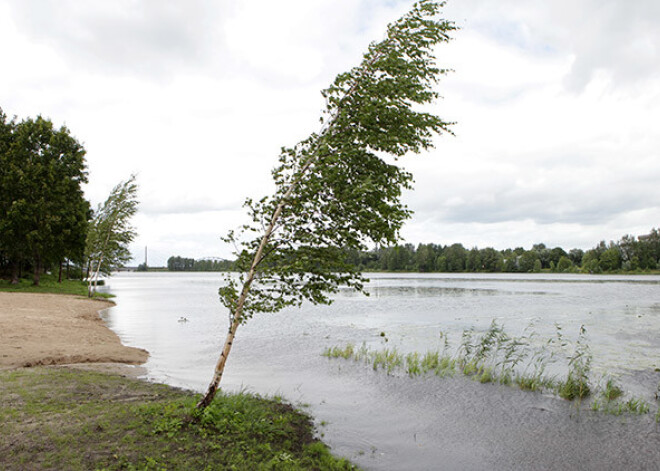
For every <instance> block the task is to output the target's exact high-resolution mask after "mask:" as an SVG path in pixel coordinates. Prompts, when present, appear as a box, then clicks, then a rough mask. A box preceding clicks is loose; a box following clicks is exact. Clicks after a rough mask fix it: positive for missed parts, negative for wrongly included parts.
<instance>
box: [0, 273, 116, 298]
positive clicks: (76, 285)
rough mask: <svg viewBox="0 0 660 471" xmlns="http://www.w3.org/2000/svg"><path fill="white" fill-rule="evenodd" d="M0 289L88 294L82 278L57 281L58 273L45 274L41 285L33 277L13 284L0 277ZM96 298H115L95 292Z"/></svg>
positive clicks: (20, 291) (24, 291)
mask: <svg viewBox="0 0 660 471" xmlns="http://www.w3.org/2000/svg"><path fill="white" fill-rule="evenodd" d="M0 291H7V292H19V293H53V294H74V295H77V296H87V283H85V282H84V281H80V280H62V282H61V283H59V282H58V281H57V276H56V275H49V274H43V275H41V280H40V282H39V286H34V284H32V279H31V278H30V279H25V278H20V279H19V280H18V284H16V285H12V284H11V281H9V280H4V279H0ZM94 297H95V298H114V295H112V294H109V293H95V294H94Z"/></svg>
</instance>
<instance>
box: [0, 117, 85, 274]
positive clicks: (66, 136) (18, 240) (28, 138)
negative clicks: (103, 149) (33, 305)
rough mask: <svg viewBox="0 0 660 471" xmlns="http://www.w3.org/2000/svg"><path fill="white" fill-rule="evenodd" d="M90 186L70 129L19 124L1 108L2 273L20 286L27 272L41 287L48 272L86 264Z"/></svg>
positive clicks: (31, 122)
mask: <svg viewBox="0 0 660 471" xmlns="http://www.w3.org/2000/svg"><path fill="white" fill-rule="evenodd" d="M86 182H87V172H86V165H85V149H84V148H83V146H82V145H81V144H80V143H79V142H78V141H77V140H76V139H75V138H74V137H72V136H71V134H70V132H69V130H68V129H67V128H66V127H61V128H59V129H56V128H55V127H54V126H53V123H52V122H51V121H50V120H48V119H45V118H42V117H41V116H39V117H37V118H36V119H31V118H28V119H25V120H23V121H21V122H16V119H15V118H14V119H11V120H10V119H8V118H7V116H6V115H5V114H4V112H3V111H2V109H1V108H0V274H3V275H4V276H9V277H11V279H12V282H14V283H16V282H18V278H19V275H20V274H21V271H24V270H28V269H29V270H31V271H32V272H33V276H34V282H35V284H38V283H39V279H40V274H41V273H42V271H43V270H44V269H47V268H51V267H53V266H60V267H61V266H62V263H63V262H64V261H73V262H76V263H78V264H81V263H82V261H83V258H84V252H85V241H86V235H87V225H88V220H89V219H90V217H91V211H90V205H89V203H88V202H87V200H85V198H84V196H83V191H82V189H81V185H82V184H83V183H86ZM60 273H61V271H60Z"/></svg>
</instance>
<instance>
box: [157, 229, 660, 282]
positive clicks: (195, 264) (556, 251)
mask: <svg viewBox="0 0 660 471" xmlns="http://www.w3.org/2000/svg"><path fill="white" fill-rule="evenodd" d="M345 254H346V257H347V259H348V262H349V263H350V264H351V265H353V266H355V267H357V268H358V269H359V270H361V271H391V272H422V273H424V272H493V273H494V272H509V273H530V272H540V271H542V270H545V271H552V272H558V273H572V272H585V273H603V272H613V271H636V270H656V269H658V268H660V232H659V231H658V229H653V230H651V232H650V233H649V234H647V235H641V236H638V237H635V236H632V235H626V236H624V237H622V238H621V240H619V241H618V242H610V243H609V244H607V243H605V241H601V242H600V243H599V244H598V245H597V246H596V247H594V248H593V249H590V250H587V251H586V252H585V251H584V250H581V249H571V250H569V251H568V252H567V251H566V250H564V249H563V248H561V247H554V248H549V247H546V246H545V244H536V245H534V246H533V247H532V248H531V249H530V250H525V249H524V248H522V247H517V248H515V249H506V250H496V249H494V248H491V247H487V248H485V249H479V248H477V247H474V248H472V249H467V248H465V247H464V246H463V245H462V244H453V245H445V246H443V245H440V244H419V245H417V246H416V247H415V246H414V245H412V244H405V245H397V246H395V247H388V248H380V249H376V250H371V251H368V252H360V251H356V250H352V251H345ZM234 268H235V267H234V262H232V261H230V260H195V259H193V258H183V257H178V256H177V257H170V258H169V259H168V261H167V269H168V270H170V271H232V270H234Z"/></svg>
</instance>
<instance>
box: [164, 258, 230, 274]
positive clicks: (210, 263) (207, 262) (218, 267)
mask: <svg viewBox="0 0 660 471" xmlns="http://www.w3.org/2000/svg"><path fill="white" fill-rule="evenodd" d="M233 268H234V262H232V261H231V260H221V259H201V260H195V259H194V258H184V257H178V256H177V257H170V258H168V259H167V269H168V270H169V271H231V270H232V269H233Z"/></svg>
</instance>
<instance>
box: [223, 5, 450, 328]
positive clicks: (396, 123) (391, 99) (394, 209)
mask: <svg viewBox="0 0 660 471" xmlns="http://www.w3.org/2000/svg"><path fill="white" fill-rule="evenodd" d="M442 6H444V3H442V2H435V1H430V0H429V1H427V0H422V1H420V2H418V3H416V4H415V5H414V6H413V8H412V10H411V11H410V12H409V13H408V14H406V15H405V16H403V17H402V18H400V19H399V20H398V21H396V22H394V23H393V24H391V25H389V27H388V29H387V35H386V37H385V39H384V40H382V41H380V42H378V43H372V44H371V45H370V46H369V49H368V51H367V53H366V54H365V55H364V58H363V60H362V62H361V64H360V65H359V66H357V67H355V68H353V69H352V70H350V71H348V72H346V73H342V74H340V75H338V76H337V78H336V79H335V80H334V82H333V83H332V85H330V87H328V88H327V89H326V90H324V91H323V92H322V94H323V96H324V98H325V100H326V106H325V110H324V112H323V115H322V118H321V123H322V129H321V130H320V131H319V132H318V133H314V134H312V135H311V136H309V137H308V138H307V139H305V140H303V141H302V142H300V143H298V144H297V145H295V146H294V147H292V148H284V149H282V152H281V154H280V157H279V165H278V166H277V167H276V168H275V169H274V170H273V171H272V175H273V179H274V182H275V185H276V192H275V194H274V195H272V196H269V197H265V198H263V199H261V200H259V201H253V200H250V199H248V200H247V201H246V203H245V206H246V208H247V209H248V211H249V214H250V217H251V223H250V224H247V225H245V226H243V227H242V228H241V229H240V230H239V231H238V232H231V233H230V234H229V235H228V237H227V238H226V239H225V240H226V241H227V242H230V243H233V244H234V245H235V246H236V247H237V253H236V255H237V258H238V262H237V267H238V269H239V271H240V274H239V275H238V276H228V277H227V278H226V280H225V281H226V285H225V286H223V287H222V288H221V289H220V296H221V300H222V302H223V304H224V305H225V306H227V307H228V308H229V309H230V311H231V313H232V314H231V316H233V318H239V319H240V320H241V321H245V320H246V319H247V318H249V317H251V316H252V315H253V314H254V313H256V312H275V311H278V310H280V309H282V308H284V307H286V306H292V305H294V306H295V305H300V304H301V303H302V302H303V301H304V300H309V301H311V302H313V303H325V304H327V303H330V302H331V298H330V295H331V294H332V293H334V292H336V291H337V290H338V289H339V287H340V286H347V287H349V288H353V289H357V290H362V288H363V284H364V282H365V279H364V278H363V277H362V275H361V274H360V273H359V272H358V271H357V270H356V268H355V267H354V266H352V265H351V264H349V263H347V261H346V260H345V257H344V255H343V253H344V250H345V249H354V250H363V249H365V248H366V247H367V245H366V244H368V243H376V244H390V243H394V242H395V241H396V240H398V238H399V231H400V229H401V227H402V225H403V223H404V221H405V220H406V219H407V218H408V217H409V216H410V211H409V210H408V209H407V208H406V207H405V206H404V205H403V204H402V203H401V201H400V197H401V192H402V190H403V189H410V188H411V182H412V176H411V174H410V173H408V172H406V171H405V170H403V169H402V168H400V167H399V166H397V165H396V160H397V159H398V158H399V157H402V156H403V155H405V154H406V153H409V152H414V153H419V152H421V151H422V150H425V149H428V148H430V147H431V146H432V143H433V142H432V139H433V137H434V135H436V134H442V133H451V131H450V129H449V128H450V126H451V124H452V123H449V122H446V121H443V120H442V119H441V118H439V117H438V116H436V115H434V114H432V113H429V112H426V111H424V110H423V109H424V107H422V106H420V105H425V104H428V103H430V102H432V101H433V100H435V99H436V98H438V94H437V92H436V91H435V89H434V86H435V84H436V82H437V81H438V79H439V78H440V77H441V76H442V75H445V74H446V73H448V70H447V69H443V68H440V67H438V65H437V64H436V60H435V49H436V46H437V45H438V44H439V43H443V42H447V41H449V40H450V36H449V34H450V33H451V32H452V31H454V30H455V29H456V27H455V26H454V24H453V23H452V22H449V21H445V20H442V19H439V18H438V15H439V13H440V9H441V7H442ZM388 161H389V162H388ZM391 162H393V163H391ZM241 295H242V296H241Z"/></svg>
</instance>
